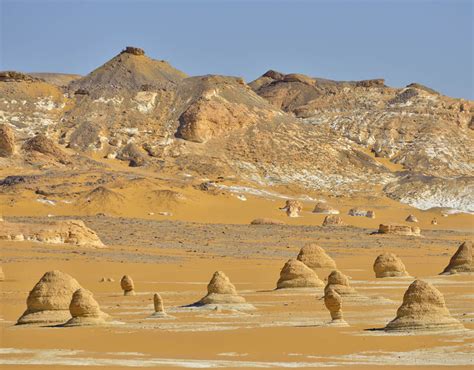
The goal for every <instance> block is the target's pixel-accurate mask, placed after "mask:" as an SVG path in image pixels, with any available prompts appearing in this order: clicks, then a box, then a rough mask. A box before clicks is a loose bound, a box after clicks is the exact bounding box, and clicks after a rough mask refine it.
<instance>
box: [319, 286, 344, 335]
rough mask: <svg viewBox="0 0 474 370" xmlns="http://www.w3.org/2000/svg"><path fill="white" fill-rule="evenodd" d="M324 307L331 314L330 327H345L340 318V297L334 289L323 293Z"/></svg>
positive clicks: (341, 317) (342, 319)
mask: <svg viewBox="0 0 474 370" xmlns="http://www.w3.org/2000/svg"><path fill="white" fill-rule="evenodd" d="M324 305H325V306H326V308H327V309H328V311H329V313H330V314H331V323H330V324H331V325H336V326H347V323H346V322H345V321H344V318H343V316H342V297H341V296H340V295H339V294H338V293H337V292H336V291H335V290H334V289H332V288H331V289H328V290H327V291H326V292H325V294H324Z"/></svg>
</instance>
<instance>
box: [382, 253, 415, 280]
mask: <svg viewBox="0 0 474 370" xmlns="http://www.w3.org/2000/svg"><path fill="white" fill-rule="evenodd" d="M374 272H375V277H377V278H385V277H400V276H408V273H407V271H406V268H405V265H404V264H403V262H402V260H401V259H400V258H399V257H398V256H396V255H395V254H393V253H383V254H381V255H379V256H378V257H377V258H376V259H375V262H374Z"/></svg>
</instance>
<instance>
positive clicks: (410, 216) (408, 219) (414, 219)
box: [405, 215, 418, 222]
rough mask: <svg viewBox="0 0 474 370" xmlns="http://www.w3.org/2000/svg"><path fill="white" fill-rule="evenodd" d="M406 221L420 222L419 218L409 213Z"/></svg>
mask: <svg viewBox="0 0 474 370" xmlns="http://www.w3.org/2000/svg"><path fill="white" fill-rule="evenodd" d="M405 221H406V222H418V219H417V218H416V216H414V215H408V217H407V218H406V219H405Z"/></svg>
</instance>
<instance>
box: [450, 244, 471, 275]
mask: <svg viewBox="0 0 474 370" xmlns="http://www.w3.org/2000/svg"><path fill="white" fill-rule="evenodd" d="M463 272H474V263H473V258H472V242H471V241H465V242H464V243H462V244H461V245H460V246H459V248H458V250H457V251H456V253H454V254H453V256H452V257H451V259H450V260H449V264H448V266H446V267H445V269H444V270H443V272H442V274H458V273H463Z"/></svg>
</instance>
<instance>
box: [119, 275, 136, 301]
mask: <svg viewBox="0 0 474 370" xmlns="http://www.w3.org/2000/svg"><path fill="white" fill-rule="evenodd" d="M120 287H121V288H122V290H123V295H125V296H133V295H135V284H134V283H133V280H132V278H131V277H130V276H128V275H124V276H122V279H121V280H120Z"/></svg>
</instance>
